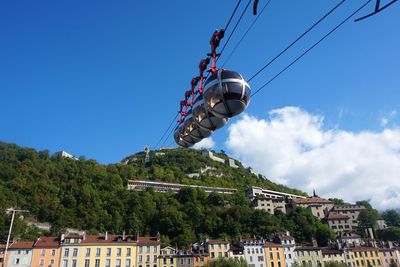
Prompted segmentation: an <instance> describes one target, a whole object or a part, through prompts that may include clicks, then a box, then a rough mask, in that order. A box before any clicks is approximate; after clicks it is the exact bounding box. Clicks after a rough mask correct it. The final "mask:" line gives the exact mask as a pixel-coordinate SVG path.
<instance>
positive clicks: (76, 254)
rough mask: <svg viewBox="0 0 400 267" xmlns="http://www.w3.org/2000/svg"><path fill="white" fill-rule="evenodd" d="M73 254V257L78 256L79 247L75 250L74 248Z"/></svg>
mask: <svg viewBox="0 0 400 267" xmlns="http://www.w3.org/2000/svg"><path fill="white" fill-rule="evenodd" d="M72 256H73V257H76V256H78V249H77V248H74V250H73V252H72Z"/></svg>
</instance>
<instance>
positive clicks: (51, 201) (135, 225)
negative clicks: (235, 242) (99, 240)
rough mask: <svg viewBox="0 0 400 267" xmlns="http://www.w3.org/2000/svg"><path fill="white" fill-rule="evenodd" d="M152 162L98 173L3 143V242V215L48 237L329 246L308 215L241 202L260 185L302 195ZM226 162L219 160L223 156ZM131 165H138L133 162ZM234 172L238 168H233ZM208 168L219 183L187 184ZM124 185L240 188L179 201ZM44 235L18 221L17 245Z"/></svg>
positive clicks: (180, 155)
mask: <svg viewBox="0 0 400 267" xmlns="http://www.w3.org/2000/svg"><path fill="white" fill-rule="evenodd" d="M163 152H164V153H165V155H159V156H156V155H155V154H152V155H151V156H152V162H151V164H150V165H149V166H148V167H146V166H145V165H144V155H143V154H138V155H134V156H131V157H130V158H131V161H130V163H129V164H127V165H125V164H121V163H117V164H109V165H102V164H98V163H96V162H95V161H94V160H85V159H83V158H81V159H80V160H71V159H64V158H58V157H54V156H50V155H49V153H48V151H35V150H33V149H28V148H22V147H19V146H17V145H13V144H6V143H0V208H1V212H0V240H4V239H5V235H6V232H7V231H6V230H7V228H8V224H9V216H7V215H6V214H5V213H4V209H5V208H9V207H17V208H23V209H27V210H29V211H30V212H29V214H28V217H31V218H33V219H35V220H38V221H43V222H49V223H51V224H52V229H51V233H47V234H58V233H60V232H61V231H63V230H64V229H65V228H66V227H74V228H78V229H83V230H86V231H88V232H89V233H97V232H104V231H109V232H114V233H121V232H122V231H123V230H125V231H126V232H127V233H136V232H139V233H140V234H141V235H154V234H156V233H157V232H159V233H160V234H161V236H162V241H163V242H164V243H169V244H177V245H178V246H181V247H182V246H183V247H184V246H187V245H188V244H190V243H191V242H194V241H195V240H197V239H198V238H204V237H205V236H208V237H210V238H223V237H226V238H229V239H234V238H238V237H239V236H240V235H241V236H243V237H246V236H253V235H259V236H264V237H266V236H267V235H269V234H270V233H272V232H275V231H281V230H284V229H288V230H290V231H291V232H292V233H293V234H294V236H295V238H296V240H297V241H298V242H302V241H309V240H310V239H311V238H312V237H316V238H317V240H319V241H320V243H321V244H323V243H326V242H327V241H328V239H330V238H332V237H333V236H332V232H331V231H330V230H329V229H328V227H327V226H326V225H324V224H322V223H321V222H319V221H318V220H317V219H316V218H314V217H313V216H312V215H311V214H310V213H309V212H308V211H307V210H304V209H297V210H295V211H294V212H292V213H290V214H288V215H285V214H281V213H279V214H276V216H271V215H269V214H267V213H265V212H264V211H260V210H254V209H253V208H252V205H251V203H250V201H249V200H248V199H247V198H246V197H245V196H244V193H243V191H242V189H243V188H245V187H246V186H250V185H259V186H262V187H265V188H270V189H274V190H283V191H286V192H294V193H300V192H298V191H297V190H291V189H289V188H286V187H283V186H280V185H276V184H274V183H272V182H270V181H268V180H265V179H263V178H261V177H259V176H256V175H253V174H251V173H250V172H249V171H248V170H246V169H245V168H243V167H242V166H240V167H239V168H238V169H233V168H230V167H228V166H226V165H223V164H221V163H218V162H214V161H212V160H210V159H208V158H206V157H203V156H201V155H200V152H199V151H196V150H191V149H173V150H163ZM220 156H223V155H220ZM133 158H136V160H133ZM237 164H238V163H237ZM204 166H209V167H214V168H216V169H215V170H213V171H216V172H221V173H222V175H223V177H221V178H217V177H215V176H212V175H210V174H204V175H202V176H200V177H199V178H193V179H190V178H187V175H186V174H187V173H190V172H197V171H199V168H201V167H204ZM128 179H150V180H162V181H168V182H181V183H191V184H202V185H211V186H225V187H232V188H238V189H239V190H238V192H237V193H236V194H234V195H231V196H223V195H219V194H210V195H207V194H206V193H205V192H204V191H202V190H194V189H191V188H184V189H182V190H181V191H180V192H179V194H172V193H168V194H163V193H155V192H153V191H151V190H147V191H144V192H129V191H127V190H126V183H127V180H128ZM39 234H43V233H40V232H39V231H37V229H34V228H32V227H27V226H26V224H24V222H23V221H22V220H21V219H19V220H17V222H16V228H15V232H14V236H15V237H19V238H21V239H34V238H35V237H36V236H37V235H39Z"/></svg>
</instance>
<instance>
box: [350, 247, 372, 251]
mask: <svg viewBox="0 0 400 267" xmlns="http://www.w3.org/2000/svg"><path fill="white" fill-rule="evenodd" d="M351 250H352V251H377V250H378V249H377V248H374V247H354V248H351Z"/></svg>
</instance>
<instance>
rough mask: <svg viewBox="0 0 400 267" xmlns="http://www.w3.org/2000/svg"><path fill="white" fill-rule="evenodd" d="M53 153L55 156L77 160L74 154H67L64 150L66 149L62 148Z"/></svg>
mask: <svg viewBox="0 0 400 267" xmlns="http://www.w3.org/2000/svg"><path fill="white" fill-rule="evenodd" d="M54 155H55V156H56V157H61V158H66V159H73V160H78V158H77V157H75V156H74V155H71V154H69V153H68V152H66V151H64V150H62V151H59V152H56V153H54Z"/></svg>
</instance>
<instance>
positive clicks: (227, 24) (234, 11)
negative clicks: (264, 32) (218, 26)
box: [224, 0, 242, 31]
mask: <svg viewBox="0 0 400 267" xmlns="http://www.w3.org/2000/svg"><path fill="white" fill-rule="evenodd" d="M241 2H242V0H239V1H238V3H237V4H236V7H235V9H234V10H233V12H232V15H231V17H230V18H229V20H228V22H227V23H226V25H225V28H224V30H225V31H226V29H228V27H229V24H230V23H231V21H232V19H233V17H234V16H235V13H236V11H237V9H238V8H239V6H240V3H241Z"/></svg>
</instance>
